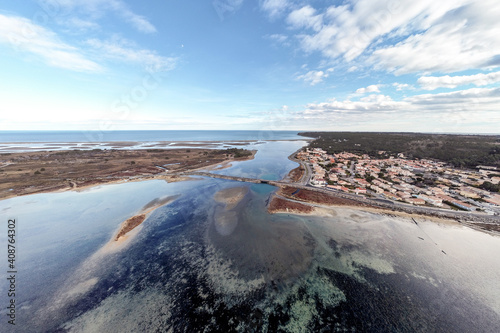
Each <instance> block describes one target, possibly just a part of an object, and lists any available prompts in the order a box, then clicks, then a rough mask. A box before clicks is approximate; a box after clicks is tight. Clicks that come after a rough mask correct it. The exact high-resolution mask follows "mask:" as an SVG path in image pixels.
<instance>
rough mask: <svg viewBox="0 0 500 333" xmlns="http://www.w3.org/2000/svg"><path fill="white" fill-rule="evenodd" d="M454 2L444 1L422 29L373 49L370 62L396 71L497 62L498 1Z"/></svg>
mask: <svg viewBox="0 0 500 333" xmlns="http://www.w3.org/2000/svg"><path fill="white" fill-rule="evenodd" d="M436 4H441V2H437V1H436ZM457 4H460V5H461V6H460V7H458V8H457V7H456V6H455V5H452V4H449V3H443V4H442V7H444V8H445V9H446V11H445V10H443V11H442V15H441V16H437V15H436V17H435V19H434V20H432V19H428V20H427V21H429V22H428V23H429V27H428V28H426V30H425V31H423V32H419V33H416V32H412V34H411V35H409V36H408V37H407V38H406V39H404V40H403V41H401V42H399V43H398V44H396V45H393V46H387V47H382V48H380V49H378V50H376V51H374V52H373V55H372V57H371V58H370V62H371V63H373V64H375V66H376V67H378V68H382V69H386V70H389V71H392V72H394V73H395V74H406V73H412V72H420V71H425V72H456V71H461V70H466V69H472V68H489V67H492V66H495V65H498V64H500V58H499V54H500V34H498V33H497V31H498V29H500V20H498V17H500V3H499V2H498V1H488V0H487V1H475V2H470V3H469V2H465V3H464V2H463V1H461V2H457Z"/></svg>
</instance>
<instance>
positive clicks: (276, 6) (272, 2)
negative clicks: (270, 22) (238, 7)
mask: <svg viewBox="0 0 500 333" xmlns="http://www.w3.org/2000/svg"><path fill="white" fill-rule="evenodd" d="M289 5H290V4H289V2H288V0H262V1H261V2H260V7H261V8H262V10H264V11H265V12H267V14H268V15H269V17H270V18H275V17H278V16H280V15H281V14H282V13H283V12H284V11H285V10H286V9H287V8H288V7H289Z"/></svg>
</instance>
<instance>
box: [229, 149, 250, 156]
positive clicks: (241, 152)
mask: <svg viewBox="0 0 500 333" xmlns="http://www.w3.org/2000/svg"><path fill="white" fill-rule="evenodd" d="M225 153H226V154H233V155H234V157H235V158H238V157H247V156H250V155H252V152H251V151H250V150H246V149H241V148H229V149H226V150H225Z"/></svg>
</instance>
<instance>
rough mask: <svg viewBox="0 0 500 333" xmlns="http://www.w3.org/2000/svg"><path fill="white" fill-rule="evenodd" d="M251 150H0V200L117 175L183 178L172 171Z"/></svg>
mask: <svg viewBox="0 0 500 333" xmlns="http://www.w3.org/2000/svg"><path fill="white" fill-rule="evenodd" d="M255 153H256V151H250V150H245V149H240V148H229V149H205V148H204V149H199V148H189V149H135V150H134V149H90V150H82V149H75V150H60V151H32V152H19V153H3V154H0V179H2V181H1V182H0V200H2V199H7V198H9V197H14V196H20V195H28V194H35V193H42V192H52V191H64V190H76V189H82V188H85V187H89V186H95V185H100V184H107V183H113V182H123V181H139V180H147V179H165V180H167V181H180V180H186V179H187V178H186V177H182V176H178V175H175V174H174V173H179V172H185V171H192V170H196V169H205V168H222V167H224V166H228V165H229V164H230V163H231V162H233V161H243V160H248V159H252V158H253V157H254V155H255Z"/></svg>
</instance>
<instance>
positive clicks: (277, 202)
mask: <svg viewBox="0 0 500 333" xmlns="http://www.w3.org/2000/svg"><path fill="white" fill-rule="evenodd" d="M267 210H268V212H269V213H282V212H290V213H311V212H312V211H313V210H314V208H313V207H312V206H308V205H304V204H301V203H298V202H293V201H289V200H285V199H282V198H279V197H277V196H274V197H273V199H272V200H271V202H270V203H269V206H268V207H267Z"/></svg>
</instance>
